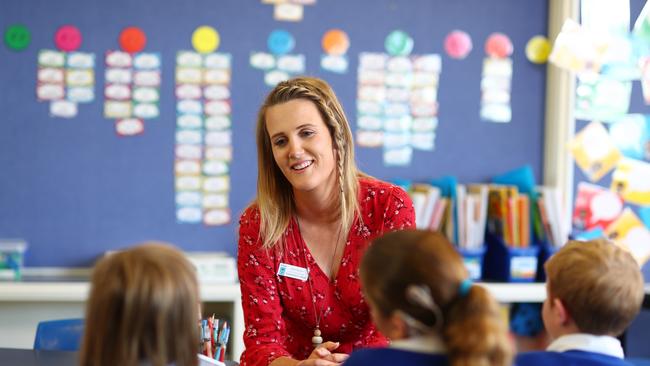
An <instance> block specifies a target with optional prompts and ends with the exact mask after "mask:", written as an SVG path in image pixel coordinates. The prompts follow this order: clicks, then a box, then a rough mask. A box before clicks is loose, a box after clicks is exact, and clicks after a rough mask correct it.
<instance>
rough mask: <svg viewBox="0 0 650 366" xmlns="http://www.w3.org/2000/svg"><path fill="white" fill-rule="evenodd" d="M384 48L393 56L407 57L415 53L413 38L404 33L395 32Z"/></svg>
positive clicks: (388, 38) (391, 34)
mask: <svg viewBox="0 0 650 366" xmlns="http://www.w3.org/2000/svg"><path fill="white" fill-rule="evenodd" d="M384 47H386V51H388V54H390V55H391V56H406V55H408V54H410V53H411V51H413V38H411V37H410V36H409V35H408V34H407V33H406V32H404V31H401V30H395V31H392V32H390V34H389V35H388V37H386V42H385V43H384Z"/></svg>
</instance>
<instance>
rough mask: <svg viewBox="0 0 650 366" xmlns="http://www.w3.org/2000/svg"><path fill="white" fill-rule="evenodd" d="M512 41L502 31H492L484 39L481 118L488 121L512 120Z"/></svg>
mask: <svg viewBox="0 0 650 366" xmlns="http://www.w3.org/2000/svg"><path fill="white" fill-rule="evenodd" d="M512 52H513V49H512V42H511V41H510V38H508V36H507V35H505V34H503V33H493V34H491V35H490V36H489V37H488V39H487V40H486V41H485V53H486V54H487V56H488V57H486V58H485V60H484V61H483V78H482V79H481V118H482V119H484V120H486V121H490V122H501V123H506V122H510V121H511V120H512V109H511V108H510V84H511V82H512V59H511V58H510V55H512Z"/></svg>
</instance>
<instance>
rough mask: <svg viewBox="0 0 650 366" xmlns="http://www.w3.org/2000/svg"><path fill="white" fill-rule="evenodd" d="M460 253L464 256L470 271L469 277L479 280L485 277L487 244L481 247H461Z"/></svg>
mask: <svg viewBox="0 0 650 366" xmlns="http://www.w3.org/2000/svg"><path fill="white" fill-rule="evenodd" d="M456 250H458V253H460V255H461V256H462V257H463V264H464V265H465V268H466V269H467V272H468V273H469V279H470V280H472V281H477V280H480V279H482V278H483V257H484V256H485V245H484V246H482V247H480V248H471V249H468V248H459V247H456Z"/></svg>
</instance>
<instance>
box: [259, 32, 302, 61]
mask: <svg viewBox="0 0 650 366" xmlns="http://www.w3.org/2000/svg"><path fill="white" fill-rule="evenodd" d="M266 43H267V46H268V48H269V51H271V53H272V54H274V55H284V54H286V53H289V52H291V51H292V50H293V48H294V47H295V46H296V40H295V39H294V38H293V36H292V35H291V33H289V32H287V31H285V30H282V29H276V30H274V31H273V32H271V34H269V39H268V40H267V42H266Z"/></svg>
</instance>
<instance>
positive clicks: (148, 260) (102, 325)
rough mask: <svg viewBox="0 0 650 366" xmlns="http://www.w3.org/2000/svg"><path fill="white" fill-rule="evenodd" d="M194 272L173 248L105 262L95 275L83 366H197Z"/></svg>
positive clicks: (131, 252)
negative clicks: (143, 362) (145, 365)
mask: <svg viewBox="0 0 650 366" xmlns="http://www.w3.org/2000/svg"><path fill="white" fill-rule="evenodd" d="M199 306H200V305H199V288H198V283H197V279H196V273H195V269H194V267H193V266H192V264H191V263H190V262H189V261H188V260H187V259H186V258H185V257H184V256H183V254H182V253H181V252H180V251H178V250H177V249H175V248H174V247H172V246H170V245H166V244H163V243H145V244H143V245H139V246H136V247H133V248H131V249H127V250H124V251H121V252H118V253H115V254H111V255H109V256H107V257H105V258H103V259H101V260H100V261H99V262H98V263H97V265H96V266H95V269H94V271H93V275H92V284H91V290H90V297H89V299H88V302H87V305H86V319H85V323H86V325H85V332H84V337H83V342H82V347H81V355H80V360H81V365H83V366H91V365H92V366H113V365H121V366H136V365H139V364H140V362H142V361H146V362H148V363H149V364H151V365H153V366H167V365H169V364H171V363H174V364H176V365H178V366H196V365H197V363H198V358H197V355H196V354H197V351H198V342H199V338H198V332H197V320H198V319H199Z"/></svg>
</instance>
